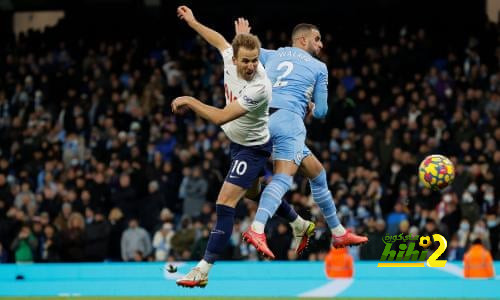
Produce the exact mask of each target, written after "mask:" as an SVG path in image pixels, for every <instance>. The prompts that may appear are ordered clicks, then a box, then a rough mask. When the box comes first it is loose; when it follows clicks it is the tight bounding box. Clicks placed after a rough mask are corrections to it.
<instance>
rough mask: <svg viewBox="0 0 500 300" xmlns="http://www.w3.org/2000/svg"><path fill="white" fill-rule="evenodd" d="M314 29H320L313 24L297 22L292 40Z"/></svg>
mask: <svg viewBox="0 0 500 300" xmlns="http://www.w3.org/2000/svg"><path fill="white" fill-rule="evenodd" d="M312 30H318V31H319V29H318V27H317V26H316V25H313V24H308V23H300V24H297V25H296V26H295V27H294V28H293V30H292V41H293V40H295V39H296V38H298V37H299V35H301V34H303V33H305V32H307V31H312Z"/></svg>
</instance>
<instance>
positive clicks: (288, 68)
mask: <svg viewBox="0 0 500 300" xmlns="http://www.w3.org/2000/svg"><path fill="white" fill-rule="evenodd" d="M282 69H285V71H284V72H283V73H282V74H281V75H280V76H278V77H276V82H275V83H274V84H273V87H284V86H286V85H287V84H288V81H284V80H283V79H285V77H287V76H288V75H290V73H292V70H293V63H292V62H291V61H288V60H285V61H284V62H281V63H280V64H279V65H278V67H277V68H276V70H278V71H281V70H282Z"/></svg>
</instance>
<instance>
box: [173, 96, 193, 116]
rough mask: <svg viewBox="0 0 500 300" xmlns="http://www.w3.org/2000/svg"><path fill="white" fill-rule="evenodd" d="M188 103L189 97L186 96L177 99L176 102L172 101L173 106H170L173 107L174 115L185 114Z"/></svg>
mask: <svg viewBox="0 0 500 300" xmlns="http://www.w3.org/2000/svg"><path fill="white" fill-rule="evenodd" d="M188 101H189V97H186V96H182V97H177V98H175V99H174V101H172V104H171V105H170V106H171V107H172V112H173V113H174V114H181V113H184V111H185V110H186V105H187V102H188Z"/></svg>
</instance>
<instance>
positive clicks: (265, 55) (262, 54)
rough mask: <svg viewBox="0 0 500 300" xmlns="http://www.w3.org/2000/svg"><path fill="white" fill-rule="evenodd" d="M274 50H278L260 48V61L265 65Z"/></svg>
mask: <svg viewBox="0 0 500 300" xmlns="http://www.w3.org/2000/svg"><path fill="white" fill-rule="evenodd" d="M274 52H276V50H268V49H264V48H260V55H259V60H260V62H261V63H262V64H263V65H265V64H266V62H267V59H268V58H269V56H271V55H272V54H273V53H274Z"/></svg>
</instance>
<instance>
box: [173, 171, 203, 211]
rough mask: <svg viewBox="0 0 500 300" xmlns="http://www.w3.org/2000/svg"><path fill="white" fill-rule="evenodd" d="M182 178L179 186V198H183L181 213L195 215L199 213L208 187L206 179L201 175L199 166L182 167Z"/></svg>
mask: <svg viewBox="0 0 500 300" xmlns="http://www.w3.org/2000/svg"><path fill="white" fill-rule="evenodd" d="M183 173H184V179H182V182H181V186H180V188H179V198H181V199H183V201H184V202H183V203H184V204H183V209H182V211H183V214H184V215H187V216H190V217H195V216H197V215H199V214H200V211H201V207H202V205H203V203H204V202H205V201H206V198H205V196H206V194H207V189H208V184H207V181H206V180H205V179H204V178H203V177H201V169H200V167H194V168H193V169H190V168H185V169H184V172H183Z"/></svg>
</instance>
